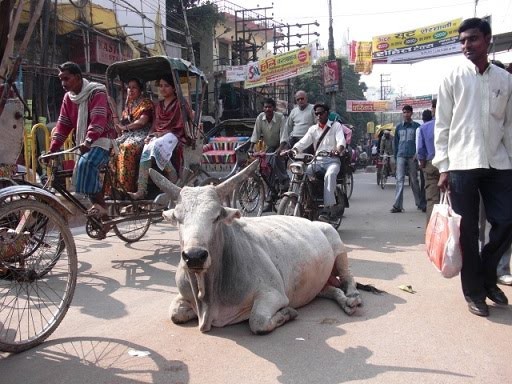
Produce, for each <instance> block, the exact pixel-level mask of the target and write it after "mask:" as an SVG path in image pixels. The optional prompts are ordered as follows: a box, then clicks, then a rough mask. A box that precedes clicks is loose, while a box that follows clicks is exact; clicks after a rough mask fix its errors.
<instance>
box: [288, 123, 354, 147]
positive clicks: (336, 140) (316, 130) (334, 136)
mask: <svg viewBox="0 0 512 384" xmlns="http://www.w3.org/2000/svg"><path fill="white" fill-rule="evenodd" d="M330 123H331V124H332V125H331V129H329V132H327V134H326V135H325V136H324V138H323V139H322V142H321V143H320V146H319V147H318V148H315V150H316V152H319V151H329V152H330V151H334V150H337V149H338V147H339V146H343V147H345V144H346V142H345V134H344V133H343V128H342V126H341V124H340V123H338V122H337V121H335V122H334V123H333V122H330ZM328 124H329V122H328V123H327V124H326V125H325V128H323V129H322V128H320V127H319V126H318V124H315V125H313V126H311V127H310V128H309V129H308V131H307V132H306V134H305V135H304V137H303V138H302V139H300V140H299V141H298V142H297V143H296V144H295V145H294V146H293V147H294V148H297V149H298V150H299V151H300V152H302V151H303V150H304V149H306V148H307V147H309V146H310V145H311V144H314V145H315V146H316V144H317V143H318V140H319V139H320V136H322V133H323V132H324V130H325V129H327V125H328Z"/></svg>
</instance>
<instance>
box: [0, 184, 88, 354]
mask: <svg viewBox="0 0 512 384" xmlns="http://www.w3.org/2000/svg"><path fill="white" fill-rule="evenodd" d="M69 214H70V212H69V211H68V210H67V208H65V207H64V206H63V205H62V204H61V203H60V202H59V201H58V200H57V198H56V197H55V196H53V195H51V194H50V193H49V192H47V191H45V190H42V189H41V188H37V187H33V186H29V185H20V186H16V185H15V186H10V187H6V188H3V189H1V190H0V350H1V351H5V352H21V351H24V350H26V349H29V348H32V347H34V346H36V345H38V344H40V343H42V342H43V341H44V340H45V339H46V338H48V337H49V336H50V335H51V334H52V333H53V332H54V331H55V329H56V328H57V327H58V326H59V324H60V323H61V321H62V320H63V318H64V316H65V315H66V313H67V311H68V309H69V306H70V305H71V300H72V298H73V294H74V291H75V286H76V278H77V269H78V267H77V255H76V247H75V243H74V240H73V236H72V234H71V231H70V230H69V226H68V224H67V220H66V217H67V215H69Z"/></svg>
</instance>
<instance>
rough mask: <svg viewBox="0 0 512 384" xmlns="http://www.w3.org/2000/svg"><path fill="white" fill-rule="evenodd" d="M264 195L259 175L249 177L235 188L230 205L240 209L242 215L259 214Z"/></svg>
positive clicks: (253, 215)
mask: <svg viewBox="0 0 512 384" xmlns="http://www.w3.org/2000/svg"><path fill="white" fill-rule="evenodd" d="M265 196H266V194H265V185H264V182H263V180H262V179H261V176H253V177H249V178H248V179H246V180H244V181H243V182H241V183H240V184H239V185H238V187H237V188H235V192H234V194H233V202H232V207H233V208H237V209H238V210H240V213H241V214H242V216H247V217H255V216H261V214H262V213H263V205H264V204H265Z"/></svg>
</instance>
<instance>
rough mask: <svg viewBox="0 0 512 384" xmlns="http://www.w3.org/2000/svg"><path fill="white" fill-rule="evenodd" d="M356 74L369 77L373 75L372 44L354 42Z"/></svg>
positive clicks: (368, 42)
mask: <svg viewBox="0 0 512 384" xmlns="http://www.w3.org/2000/svg"><path fill="white" fill-rule="evenodd" d="M353 44H354V45H355V49H354V55H355V57H354V72H356V73H362V74H364V75H369V74H371V73H372V69H373V64H372V42H371V41H354V42H353Z"/></svg>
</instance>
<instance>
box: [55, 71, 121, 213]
mask: <svg viewBox="0 0 512 384" xmlns="http://www.w3.org/2000/svg"><path fill="white" fill-rule="evenodd" d="M58 68H59V71H60V72H59V79H60V82H61V85H62V88H64V90H65V91H66V94H65V95H64V99H63V100H62V105H61V108H60V114H59V119H58V120H57V125H56V126H55V128H54V129H53V131H52V141H51V144H50V152H57V151H59V149H60V148H61V147H62V144H63V143H64V141H65V140H66V138H67V137H68V135H69V134H70V133H71V132H72V131H73V130H74V129H75V128H76V142H77V143H78V144H79V145H80V152H81V153H82V156H80V158H79V159H78V161H77V164H76V166H75V172H74V182H75V191H76V192H77V193H82V194H84V195H86V196H88V197H89V198H90V200H91V202H92V203H93V206H92V207H91V209H90V213H91V214H98V215H99V216H104V215H106V213H107V210H106V204H105V199H104V197H103V191H102V186H101V182H100V173H99V169H100V167H101V166H102V165H103V164H106V163H107V162H108V159H109V151H110V148H111V147H112V144H113V140H114V139H115V137H116V131H115V128H114V124H113V122H112V116H111V112H110V108H109V105H108V101H107V92H106V89H105V86H104V85H103V84H99V83H95V82H92V81H91V82H89V81H87V80H86V79H84V78H83V77H82V71H81V70H80V67H79V66H78V64H76V63H73V62H70V61H68V62H66V63H64V64H62V65H60V66H58Z"/></svg>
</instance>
